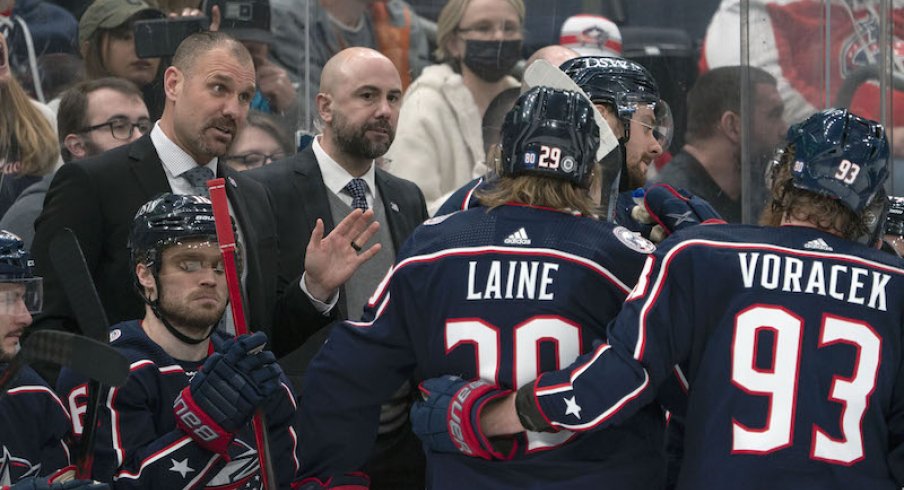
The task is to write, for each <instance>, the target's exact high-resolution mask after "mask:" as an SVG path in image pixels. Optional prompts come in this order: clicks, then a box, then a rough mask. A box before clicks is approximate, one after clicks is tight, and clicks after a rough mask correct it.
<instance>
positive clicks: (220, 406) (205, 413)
mask: <svg viewBox="0 0 904 490" xmlns="http://www.w3.org/2000/svg"><path fill="white" fill-rule="evenodd" d="M266 343H267V336H266V335H264V334H263V333H262V332H257V333H255V334H253V335H243V336H241V337H238V338H236V339H234V340H233V339H230V340H229V341H227V342H225V343H224V344H223V346H222V347H221V351H222V353H220V352H216V353H214V354H213V355H211V356H210V357H208V358H207V361H205V362H204V365H203V366H202V367H201V369H200V370H199V371H198V373H197V374H195V377H194V378H193V379H192V381H191V384H190V385H189V386H186V387H185V388H184V389H183V390H182V392H181V393H180V394H179V396H178V397H177V398H176V402H175V403H174V404H173V410H174V411H175V413H176V425H178V426H179V428H180V429H182V430H183V431H184V432H185V433H186V434H188V435H190V436H191V437H192V439H194V440H195V441H196V442H197V443H198V444H200V445H201V446H202V447H204V448H206V449H208V450H210V451H213V452H215V453H218V454H226V453H227V450H228V448H229V444H230V443H231V442H232V439H233V437H234V436H235V433H236V432H237V431H238V430H239V429H241V428H243V427H245V426H246V425H248V423H249V422H250V420H251V417H252V415H254V411H255V409H257V407H259V406H261V405H262V404H263V402H264V400H266V399H267V398H268V397H270V395H272V394H273V393H275V392H276V391H277V390H278V389H279V373H280V369H279V367H278V366H277V365H276V359H275V358H274V357H273V353H272V352H270V351H263V352H262V351H261V349H263V347H264V344H266Z"/></svg>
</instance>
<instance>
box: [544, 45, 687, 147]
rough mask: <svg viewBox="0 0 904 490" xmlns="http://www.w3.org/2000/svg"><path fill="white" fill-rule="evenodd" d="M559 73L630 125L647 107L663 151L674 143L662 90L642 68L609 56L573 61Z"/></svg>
mask: <svg viewBox="0 0 904 490" xmlns="http://www.w3.org/2000/svg"><path fill="white" fill-rule="evenodd" d="M559 69H560V70H562V71H563V72H565V74H566V75H568V76H569V77H571V79H572V80H574V82H575V83H576V84H578V86H579V87H581V90H583V91H584V93H586V94H587V96H588V97H590V100H592V101H593V102H594V103H605V104H609V105H611V106H612V107H613V108H615V110H616V112H617V115H618V117H619V118H620V119H622V120H624V121H630V120H631V119H633V118H634V115H635V113H637V111H638V110H639V109H640V108H642V107H648V108H649V109H650V111H652V115H653V119H652V121H651V122H652V124H650V123H647V122H644V121H637V122H639V123H640V124H642V125H646V126H648V127H649V126H652V127H651V128H650V129H652V130H653V132H654V135H655V137H656V140H657V141H658V142H659V144H660V145H661V146H662V148H664V149H665V148H668V146H669V144H670V143H671V141H672V132H673V131H674V122H673V120H672V111H671V109H670V108H669V105H668V104H667V103H666V102H665V101H664V100H662V99H661V98H660V93H659V86H658V85H657V84H656V79H654V78H653V75H651V74H650V72H649V71H648V70H647V69H646V68H644V67H643V65H641V64H639V63H637V62H635V61H632V60H628V59H624V58H615V57H609V56H581V57H578V58H573V59H570V60H568V61H566V62H564V63H562V65H561V66H559Z"/></svg>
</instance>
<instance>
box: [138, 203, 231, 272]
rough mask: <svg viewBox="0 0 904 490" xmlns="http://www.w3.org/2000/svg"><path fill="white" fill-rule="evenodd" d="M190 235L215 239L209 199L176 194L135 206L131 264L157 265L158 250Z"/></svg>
mask: <svg viewBox="0 0 904 490" xmlns="http://www.w3.org/2000/svg"><path fill="white" fill-rule="evenodd" d="M190 238H191V239H201V240H207V241H210V242H213V243H217V228H216V223H215V222H214V218H213V205H212V204H211V202H210V199H208V198H206V197H202V196H191V195H179V194H163V195H162V196H160V197H157V198H155V199H152V200H150V201H148V202H147V203H145V204H144V205H143V206H142V207H141V208H140V209H139V210H138V212H137V213H136V214H135V219H134V221H133V222H132V230H131V232H130V234H129V249H130V250H131V252H132V265H133V266H134V265H135V264H137V263H144V264H147V265H150V266H152V267H153V266H159V264H158V260H159V258H160V254H161V253H162V252H163V250H164V249H165V248H166V247H168V246H170V245H173V244H175V243H178V242H179V241H181V240H186V239H190Z"/></svg>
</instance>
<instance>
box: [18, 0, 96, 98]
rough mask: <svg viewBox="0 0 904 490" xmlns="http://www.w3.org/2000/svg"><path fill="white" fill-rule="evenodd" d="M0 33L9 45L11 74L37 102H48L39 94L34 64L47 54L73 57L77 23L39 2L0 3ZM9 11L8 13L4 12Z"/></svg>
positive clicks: (44, 95) (57, 7)
mask: <svg viewBox="0 0 904 490" xmlns="http://www.w3.org/2000/svg"><path fill="white" fill-rule="evenodd" d="M0 3H2V4H5V6H3V5H0V30H2V31H4V32H5V34H6V36H7V41H8V43H9V49H10V53H9V61H10V64H11V65H12V68H13V73H14V75H15V76H16V78H18V79H19V80H20V81H22V82H23V83H24V81H25V80H29V81H30V82H31V83H30V84H29V89H28V91H29V92H32V93H34V94H35V98H36V99H37V100H38V101H40V102H47V101H49V100H50V98H49V97H46V94H43V93H42V88H41V86H40V84H36V83H34V82H35V81H36V80H40V79H41V77H40V72H39V67H38V60H39V59H40V58H41V57H42V56H44V55H46V54H51V53H72V54H74V53H76V52H77V50H76V48H75V45H74V43H73V40H74V39H75V35H76V30H77V28H78V23H77V22H76V20H75V17H73V16H72V14H70V13H69V12H67V11H66V10H65V9H63V8H62V7H60V6H57V5H54V4H52V3H49V2H46V1H43V0H9V1H7V2H0ZM7 9H9V10H7Z"/></svg>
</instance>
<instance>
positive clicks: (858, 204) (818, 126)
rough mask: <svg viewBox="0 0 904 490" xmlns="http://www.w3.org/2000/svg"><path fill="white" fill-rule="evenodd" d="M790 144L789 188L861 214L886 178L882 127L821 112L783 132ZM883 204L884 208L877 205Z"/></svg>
mask: <svg viewBox="0 0 904 490" xmlns="http://www.w3.org/2000/svg"><path fill="white" fill-rule="evenodd" d="M788 142H789V145H791V144H793V145H794V161H793V162H792V163H791V176H792V179H793V184H794V186H795V187H797V188H800V189H804V190H807V191H810V192H814V193H816V194H820V195H824V196H828V197H832V198H835V199H838V200H840V201H841V202H842V203H844V205H845V206H847V207H848V208H849V209H850V210H851V211H853V212H854V213H856V214H860V213H861V212H863V211H864V210H865V209H866V208H867V206H868V205H869V204H870V203H871V202H872V201H873V198H874V197H875V196H876V195H877V193H878V192H879V191H880V190H881V189H882V184H883V183H885V179H886V178H888V140H887V139H886V136H885V130H884V129H883V128H882V125H881V124H879V123H877V122H875V121H871V120H869V119H865V118H862V117H860V116H857V115H855V114H852V113H850V112H848V111H847V110H845V109H827V110H824V111H822V112H817V113H816V114H813V115H812V116H810V117H809V118H807V120H805V121H804V122H802V123H798V124H795V125H794V126H791V128H789V129H788ZM883 205H884V203H883Z"/></svg>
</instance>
